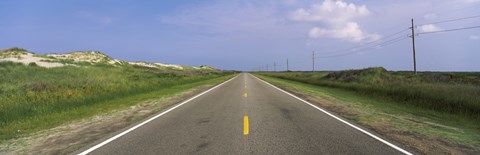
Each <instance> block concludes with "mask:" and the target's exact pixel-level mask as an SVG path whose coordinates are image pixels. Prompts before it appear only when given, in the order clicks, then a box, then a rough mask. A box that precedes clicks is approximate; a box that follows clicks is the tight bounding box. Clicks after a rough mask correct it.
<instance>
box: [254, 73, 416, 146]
mask: <svg viewBox="0 0 480 155" xmlns="http://www.w3.org/2000/svg"><path fill="white" fill-rule="evenodd" d="M252 76H253V75H252ZM253 77H255V78H256V79H258V80H260V81H262V82H264V83H266V84H267V85H270V86H272V87H273V88H275V89H278V90H280V91H281V92H284V93H285V94H288V95H290V96H292V97H293V98H296V99H298V100H300V101H302V102H304V103H306V104H308V105H310V106H312V107H314V108H316V109H318V110H320V111H321V112H323V113H325V114H327V115H328V116H331V117H333V118H335V119H337V120H338V121H340V122H342V123H345V124H347V125H348V126H350V127H352V128H354V129H357V130H358V131H360V132H363V133H364V134H366V135H368V136H370V137H372V138H374V139H376V140H378V141H380V142H382V143H384V144H387V145H388V146H390V147H392V148H394V149H396V150H398V151H400V152H402V153H404V154H406V155H413V154H412V153H410V152H408V151H406V150H404V149H402V148H400V147H398V146H396V145H393V144H392V143H390V142H388V141H386V140H383V139H382V138H380V137H377V136H375V135H374V134H372V133H370V132H368V131H365V130H363V129H362V128H360V127H357V126H355V125H353V124H351V123H349V122H347V121H345V120H343V119H341V118H339V117H337V116H335V115H333V114H331V113H329V112H328V111H326V110H323V109H322V108H319V107H317V106H315V105H313V104H312V103H310V102H308V101H305V100H303V99H301V98H300V97H297V96H295V95H293V94H291V93H289V92H287V91H285V90H283V89H280V88H278V87H276V86H274V85H272V84H270V83H268V82H266V81H264V80H262V79H260V78H258V77H256V76H253Z"/></svg>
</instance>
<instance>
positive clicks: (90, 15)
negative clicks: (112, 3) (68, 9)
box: [77, 11, 113, 24]
mask: <svg viewBox="0 0 480 155" xmlns="http://www.w3.org/2000/svg"><path fill="white" fill-rule="evenodd" d="M77 16H78V17H80V18H83V19H87V20H91V21H95V22H98V23H100V24H110V23H112V22H113V19H112V18H111V17H109V16H99V15H97V14H95V13H94V12H88V11H81V12H77Z"/></svg>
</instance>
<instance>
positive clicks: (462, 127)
mask: <svg viewBox="0 0 480 155" xmlns="http://www.w3.org/2000/svg"><path fill="white" fill-rule="evenodd" d="M255 75H256V76H259V77H260V78H262V79H264V80H266V81H268V82H271V83H272V84H275V85H277V86H280V87H282V88H284V89H287V90H293V91H298V92H302V93H305V94H307V95H311V96H319V97H322V98H324V99H327V100H330V101H334V102H335V103H333V104H325V105H322V106H325V107H328V109H329V110H332V111H335V112H337V113H339V114H342V116H344V117H346V118H348V119H350V120H352V121H355V122H357V123H359V124H362V125H365V126H368V127H370V128H373V129H376V130H377V131H378V132H380V133H383V134H384V135H394V136H392V137H401V136H405V135H420V137H423V138H424V139H423V138H420V139H421V140H415V141H417V143H419V144H421V145H424V146H425V145H433V144H434V143H433V141H445V142H447V143H449V144H452V145H460V146H467V147H470V148H478V147H480V124H479V123H478V122H479V120H480V119H479V112H480V111H479V105H480V103H479V102H480V97H479V96H478V94H480V93H479V90H480V87H479V84H478V83H479V82H480V74H479V73H433V72H425V73H419V74H418V75H416V76H413V75H411V74H409V73H405V72H388V71H385V70H384V69H383V68H368V69H363V70H350V71H339V72H315V73H312V72H280V73H279V72H277V73H255ZM338 103H340V105H339V104H338ZM329 106H332V107H329ZM396 133H411V134H403V135H402V134H400V135H395V134H396ZM403 139H408V138H403ZM414 139H415V138H414ZM399 140H400V141H401V140H402V138H400V139H399ZM422 140H423V142H422ZM404 143H407V144H408V143H410V144H408V145H412V146H413V145H414V142H411V141H407V142H404ZM427 143H431V144H427ZM443 144H444V143H443V142H439V143H438V145H443ZM415 147H417V146H415ZM437 147H438V146H437ZM454 148H455V149H457V148H458V147H454ZM460 148H461V147H460ZM420 150H421V151H420V152H423V153H429V152H430V151H432V150H430V151H429V149H428V148H423V150H422V149H420ZM433 151H435V150H433ZM476 151H477V152H478V151H479V150H478V149H477V150H476ZM474 152H475V151H474ZM430 153H431V152H430Z"/></svg>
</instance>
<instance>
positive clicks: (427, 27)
mask: <svg viewBox="0 0 480 155" xmlns="http://www.w3.org/2000/svg"><path fill="white" fill-rule="evenodd" d="M418 29H419V30H420V32H433V31H440V30H442V29H440V28H439V27H437V26H435V25H433V24H428V25H422V26H419V27H418Z"/></svg>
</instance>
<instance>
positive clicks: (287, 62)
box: [287, 59, 288, 72]
mask: <svg viewBox="0 0 480 155" xmlns="http://www.w3.org/2000/svg"><path fill="white" fill-rule="evenodd" d="M287 72H288V59H287Z"/></svg>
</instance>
